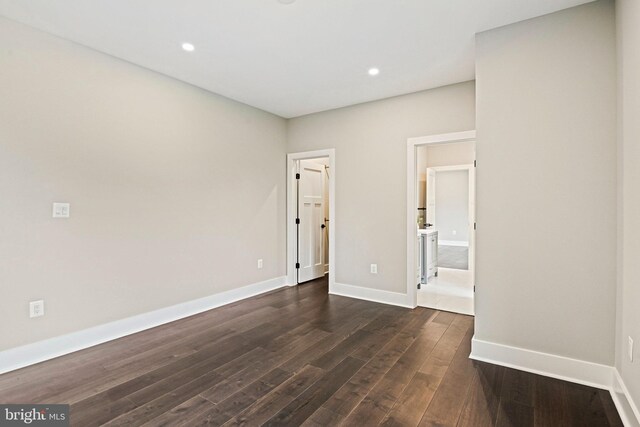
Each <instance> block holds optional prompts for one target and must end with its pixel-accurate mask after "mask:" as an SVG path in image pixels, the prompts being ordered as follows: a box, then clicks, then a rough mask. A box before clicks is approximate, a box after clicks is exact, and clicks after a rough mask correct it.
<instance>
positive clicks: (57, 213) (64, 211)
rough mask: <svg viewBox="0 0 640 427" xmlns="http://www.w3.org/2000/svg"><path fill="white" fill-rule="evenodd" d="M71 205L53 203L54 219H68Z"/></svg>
mask: <svg viewBox="0 0 640 427" xmlns="http://www.w3.org/2000/svg"><path fill="white" fill-rule="evenodd" d="M70 209H71V205H69V203H54V204H53V217H54V218H69V212H70Z"/></svg>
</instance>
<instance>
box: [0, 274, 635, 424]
mask: <svg viewBox="0 0 640 427" xmlns="http://www.w3.org/2000/svg"><path fill="white" fill-rule="evenodd" d="M472 335H473V318H472V317H468V316H463V315H457V314H452V313H446V312H438V311H434V310H429V309H423V308H418V309H415V310H408V309H403V308H399V307H392V306H386V305H381V304H375V303H370V302H366V301H359V300H355V299H349V298H344V297H338V296H330V295H327V284H326V281H325V280H322V279H321V280H318V281H315V282H310V283H308V284H305V285H301V286H298V287H296V288H290V289H284V290H280V291H276V292H272V293H269V294H266V295H262V296H259V297H255V298H251V299H249V300H245V301H241V302H238V303H235V304H232V305H228V306H225V307H221V308H218V309H215V310H212V311H209V312H206V313H202V314H199V315H197V316H193V317H190V318H187V319H183V320H180V321H177V322H173V323H171V324H167V325H163V326H160V327H157V328H154V329H151V330H148V331H144V332H141V333H138V334H135V335H131V336H128V337H124V338H121V339H119V340H116V341H112V342H109V343H105V344H102V345H99V346H96V347H92V348H89V349H86V350H83V351H80V352H77V353H74V354H70V355H67V356H64V357H60V358H57V359H54V360H51V361H48V362H44V363H41V364H38V365H34V366H31V367H28V368H25V369H21V370H19V371H14V372H10V373H8V374H4V375H2V376H0V403H68V404H70V405H71V422H72V425H77V426H93V425H102V424H106V425H148V426H164V425H184V426H197V425H203V424H210V425H228V426H232V425H287V426H298V425H305V426H335V425H339V424H343V425H351V426H373V425H385V426H396V425H397V426H417V425H420V426H456V425H458V426H621V425H622V423H621V421H620V418H619V417H618V414H617V412H616V410H615V407H614V406H613V402H612V401H611V397H610V396H609V393H608V392H606V391H604V390H597V389H594V388H590V387H585V386H580V385H575V384H571V383H567V382H563V381H559V380H554V379H550V378H545V377H541V376H536V375H533V374H529V373H525V372H520V371H516V370H512V369H507V368H503V367H500V366H494V365H489V364H486V363H480V362H474V361H472V360H470V359H469V358H468V356H469V352H470V346H471V336H472Z"/></svg>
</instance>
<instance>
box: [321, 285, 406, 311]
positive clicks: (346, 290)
mask: <svg viewBox="0 0 640 427" xmlns="http://www.w3.org/2000/svg"><path fill="white" fill-rule="evenodd" d="M329 293H330V294H332V295H340V296H343V297H349V298H357V299H362V300H365V301H372V302H379V303H382V304H389V305H397V306H400V307H407V308H413V304H410V303H409V298H408V296H407V294H401V293H399V292H390V291H382V290H380V289H371V288H363V287H361V286H354V285H345V284H344V283H334V284H333V286H332V287H331V289H329Z"/></svg>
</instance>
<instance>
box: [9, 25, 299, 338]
mask: <svg viewBox="0 0 640 427" xmlns="http://www.w3.org/2000/svg"><path fill="white" fill-rule="evenodd" d="M0 57H1V58H2V65H1V66H0V100H2V101H1V102H0V200H1V201H2V203H0V234H1V236H2V238H1V239H0V287H1V289H2V298H0V350H2V349H7V348H11V347H14V346H18V345H22V344H27V343H31V342H34V341H38V340H42V339H45V338H50V337H54V336H58V335H61V334H65V333H69V332H72V331H77V330H81V329H85V328H88V327H91V326H95V325H98V324H103V323H106V322H109V321H113V320H119V319H123V318H125V317H129V316H132V315H136V314H140V313H145V312H148V311H152V310H154V309H158V308H162V307H166V306H171V305H174V304H177V303H181V302H184V301H189V300H193V299H196V298H200V297H204V296H209V295H212V294H216V293H218V292H222V291H226V290H230V289H233V288H238V287H241V286H244V285H248V284H251V283H256V282H261V281H264V280H267V279H272V278H276V277H281V276H284V275H285V274H286V272H285V257H286V255H285V244H286V242H285V236H286V229H285V207H286V190H285V167H286V166H285V164H286V163H285V154H286V122H285V120H284V119H282V118H279V117H276V116H274V115H272V114H268V113H265V112H263V111H260V110H257V109H254V108H251V107H248V106H246V105H243V104H240V103H237V102H234V101H231V100H228V99H226V98H223V97H220V96H217V95H214V94H212V93H209V92H206V91H204V90H201V89H198V88H196V87H193V86H191V85H188V84H185V83H181V82H179V81H177V80H174V79H171V78H168V77H165V76H163V75H161V74H158V73H155V72H152V71H149V70H146V69H144V68H140V67H137V66H134V65H132V64H129V63H127V62H124V61H121V60H118V59H115V58H113V57H111V56H108V55H104V54H100V53H98V52H96V51H93V50H91V49H87V48H85V47H82V46H80V45H77V44H74V43H71V42H68V41H65V40H62V39H59V38H56V37H53V36H50V35H47V34H45V33H43V32H39V31H36V30H33V29H30V28H28V27H26V26H23V25H20V24H16V23H13V22H11V21H8V20H6V19H2V18H0ZM52 202H69V203H71V217H70V218H68V219H52V218H51V212H52ZM258 258H262V259H264V268H263V269H262V270H258V269H257V268H256V261H257V259H258ZM37 299H44V301H45V313H46V314H45V316H44V317H40V318H36V319H30V318H29V301H31V300H37Z"/></svg>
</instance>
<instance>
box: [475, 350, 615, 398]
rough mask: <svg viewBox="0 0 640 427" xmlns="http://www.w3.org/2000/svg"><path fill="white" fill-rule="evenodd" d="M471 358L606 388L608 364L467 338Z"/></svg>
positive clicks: (609, 382)
mask: <svg viewBox="0 0 640 427" xmlns="http://www.w3.org/2000/svg"><path fill="white" fill-rule="evenodd" d="M469 357H470V358H471V359H473V360H479V361H481V362H487V363H493V364H494V365H500V366H506V367H507V368H513V369H518V370H520V371H527V372H531V373H534V374H538V375H544V376H545V377H552V378H557V379H560V380H565V381H571V382H574V383H578V384H584V385H587V386H591V387H599V388H606V389H610V387H611V375H612V371H611V370H612V369H613V368H612V367H611V366H607V365H600V364H597V363H592V362H585V361H584V360H578V359H572V358H569V357H564V356H558V355H555V354H549V353H542V352H539V351H534V350H528V349H524V348H519V347H512V346H509V345H504V344H497V343H493V342H488V341H483V340H479V339H477V338H475V337H474V338H473V339H472V340H471V355H470V356H469Z"/></svg>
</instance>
